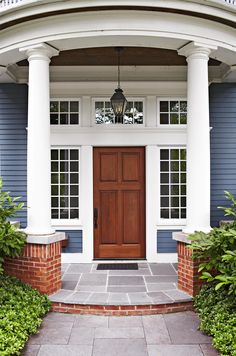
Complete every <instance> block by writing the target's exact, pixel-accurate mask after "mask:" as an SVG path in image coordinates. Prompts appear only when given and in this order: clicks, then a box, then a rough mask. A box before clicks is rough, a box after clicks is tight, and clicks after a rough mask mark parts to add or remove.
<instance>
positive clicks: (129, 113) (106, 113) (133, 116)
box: [95, 100, 143, 124]
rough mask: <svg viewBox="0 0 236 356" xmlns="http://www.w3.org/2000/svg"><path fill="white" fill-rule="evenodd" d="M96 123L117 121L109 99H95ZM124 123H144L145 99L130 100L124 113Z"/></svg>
mask: <svg viewBox="0 0 236 356" xmlns="http://www.w3.org/2000/svg"><path fill="white" fill-rule="evenodd" d="M95 123H96V124H114V123H115V115H114V112H113V110H112V107H111V102H110V101H109V100H96V101H95ZM124 124H143V101H140V100H137V101H135V100H132V101H131V100H129V101H128V102H127V105H126V109H125V114H124Z"/></svg>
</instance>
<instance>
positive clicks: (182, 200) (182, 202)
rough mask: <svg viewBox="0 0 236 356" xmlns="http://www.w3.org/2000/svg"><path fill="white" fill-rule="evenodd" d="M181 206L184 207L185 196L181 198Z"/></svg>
mask: <svg viewBox="0 0 236 356" xmlns="http://www.w3.org/2000/svg"><path fill="white" fill-rule="evenodd" d="M181 206H183V207H186V198H185V197H183V198H181Z"/></svg>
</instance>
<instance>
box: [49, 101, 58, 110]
mask: <svg viewBox="0 0 236 356" xmlns="http://www.w3.org/2000/svg"><path fill="white" fill-rule="evenodd" d="M50 112H58V101H51V102H50Z"/></svg>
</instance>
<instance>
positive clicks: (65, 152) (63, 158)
mask: <svg viewBox="0 0 236 356" xmlns="http://www.w3.org/2000/svg"><path fill="white" fill-rule="evenodd" d="M68 159H69V152H68V150H60V160H61V161H67V160H68Z"/></svg>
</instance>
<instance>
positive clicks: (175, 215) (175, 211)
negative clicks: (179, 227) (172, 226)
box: [171, 209, 179, 219]
mask: <svg viewBox="0 0 236 356" xmlns="http://www.w3.org/2000/svg"><path fill="white" fill-rule="evenodd" d="M171 219H179V209H171Z"/></svg>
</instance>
